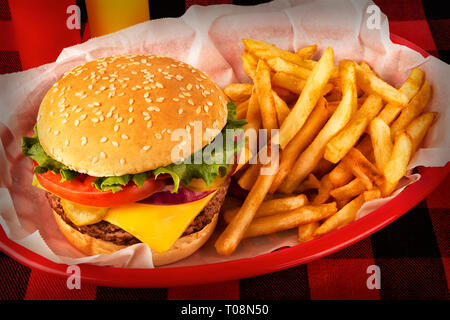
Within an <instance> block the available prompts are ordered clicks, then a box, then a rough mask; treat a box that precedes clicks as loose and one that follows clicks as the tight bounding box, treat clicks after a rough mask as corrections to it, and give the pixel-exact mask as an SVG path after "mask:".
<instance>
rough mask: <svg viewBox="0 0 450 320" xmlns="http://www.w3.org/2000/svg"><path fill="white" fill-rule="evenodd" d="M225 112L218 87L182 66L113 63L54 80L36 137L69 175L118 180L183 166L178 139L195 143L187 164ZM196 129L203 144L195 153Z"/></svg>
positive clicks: (149, 59) (135, 58) (104, 61)
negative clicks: (179, 161) (150, 171)
mask: <svg viewBox="0 0 450 320" xmlns="http://www.w3.org/2000/svg"><path fill="white" fill-rule="evenodd" d="M226 104H227V99H226V96H225V95H224V93H223V91H222V90H221V89H220V88H219V86H218V85H217V84H216V83H215V82H214V81H212V80H211V79H210V78H209V77H208V76H207V75H206V74H205V73H203V72H202V71H200V70H198V69H196V68H194V67H192V66H190V65H188V64H186V63H183V62H180V61H177V60H174V59H172V58H168V57H160V56H152V55H142V54H137V55H116V56H111V57H106V58H100V59H96V60H93V61H90V62H88V63H86V64H84V65H81V66H78V67H75V68H73V69H72V70H70V71H69V72H67V73H66V74H65V75H64V76H63V77H62V78H61V79H59V80H58V81H57V82H56V83H55V84H54V85H53V87H52V88H50V90H49V91H48V92H47V94H46V96H45V97H44V99H43V101H42V103H41V106H40V109H39V114H38V120H37V130H38V133H39V139H40V142H41V145H42V147H43V148H44V150H45V152H46V153H47V154H48V155H49V156H51V157H52V158H54V159H56V160H57V161H59V162H61V163H63V164H64V165H66V166H68V167H70V168H71V169H72V170H75V171H78V172H81V173H87V174H89V175H92V176H97V177H101V176H120V175H124V174H133V173H140V172H145V171H149V170H153V169H156V168H158V167H161V166H165V165H168V164H170V163H173V162H175V161H178V160H181V159H182V158H183V152H181V151H180V150H182V147H181V146H180V142H181V140H182V138H181V137H180V134H179V133H180V132H181V133H183V134H184V135H185V136H186V135H187V136H192V138H191V139H190V141H187V144H185V145H184V150H186V146H188V145H190V149H189V148H188V149H187V150H189V151H188V152H185V153H184V156H186V155H187V154H189V155H190V154H191V153H193V152H195V151H198V150H199V149H201V148H203V147H204V146H206V145H208V144H209V143H211V141H212V140H213V139H214V135H212V134H211V132H212V131H210V129H214V130H215V132H216V133H217V132H218V131H220V130H221V129H222V128H223V127H224V126H225V124H226V121H227V107H226ZM195 121H200V122H197V123H196V124H199V123H201V137H203V141H202V144H201V145H200V144H199V143H198V142H197V144H196V145H195V146H194V138H193V137H194V134H193V132H194V122H195ZM196 128H199V126H197V127H196ZM177 129H178V130H177ZM180 129H181V130H183V131H180ZM176 130H177V131H176ZM196 130H198V129H196ZM172 134H173V136H174V138H173V139H172ZM196 134H197V133H196ZM174 148H175V149H174ZM176 148H178V149H176Z"/></svg>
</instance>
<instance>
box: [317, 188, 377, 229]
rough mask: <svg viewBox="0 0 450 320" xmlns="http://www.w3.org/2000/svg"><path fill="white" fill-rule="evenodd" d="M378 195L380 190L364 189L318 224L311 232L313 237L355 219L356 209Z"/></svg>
mask: <svg viewBox="0 0 450 320" xmlns="http://www.w3.org/2000/svg"><path fill="white" fill-rule="evenodd" d="M377 197H380V191H379V190H378V189H375V190H374V191H372V190H370V191H366V192H364V193H362V194H360V195H359V196H358V197H356V198H355V199H353V200H352V201H350V202H349V203H347V204H346V205H345V206H344V207H343V208H342V209H340V210H339V211H338V212H337V213H336V214H334V215H332V216H331V217H329V218H328V219H327V220H325V221H324V223H322V224H321V225H320V227H319V228H317V229H316V231H315V232H314V233H313V236H314V237H319V236H322V235H324V234H326V233H329V232H330V231H333V230H336V229H337V228H339V227H343V226H345V225H347V224H349V223H350V222H353V221H354V220H355V217H356V214H357V212H358V210H359V209H360V208H361V207H362V205H363V204H364V203H365V202H366V201H369V200H373V199H376V198H377Z"/></svg>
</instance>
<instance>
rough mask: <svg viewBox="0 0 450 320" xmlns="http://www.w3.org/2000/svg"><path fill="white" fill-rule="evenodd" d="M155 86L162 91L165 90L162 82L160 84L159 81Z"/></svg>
mask: <svg viewBox="0 0 450 320" xmlns="http://www.w3.org/2000/svg"><path fill="white" fill-rule="evenodd" d="M155 85H156V86H157V87H158V88H161V89H162V88H164V86H163V85H162V83H161V82H158V81H157V82H156V83H155Z"/></svg>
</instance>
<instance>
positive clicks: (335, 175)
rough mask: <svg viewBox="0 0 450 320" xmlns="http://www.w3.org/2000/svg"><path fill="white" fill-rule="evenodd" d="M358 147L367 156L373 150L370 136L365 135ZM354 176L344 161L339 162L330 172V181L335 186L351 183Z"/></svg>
mask: <svg viewBox="0 0 450 320" xmlns="http://www.w3.org/2000/svg"><path fill="white" fill-rule="evenodd" d="M356 149H358V150H359V151H361V153H362V154H363V155H364V156H366V157H367V156H368V155H369V154H370V152H371V151H372V144H371V141H370V138H369V137H368V136H364V137H363V138H362V139H361V141H360V142H359V143H358V144H357V145H356ZM344 158H345V157H344ZM353 178H354V175H353V173H352V172H351V171H350V170H348V169H347V167H346V166H345V164H344V162H343V161H341V162H339V163H338V165H337V166H336V167H334V169H333V170H331V172H330V181H331V183H332V184H333V186H334V187H335V188H337V187H341V186H343V185H345V184H346V183H349V182H350V181H351V180H352V179H353Z"/></svg>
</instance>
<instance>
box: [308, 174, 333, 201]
mask: <svg viewBox="0 0 450 320" xmlns="http://www.w3.org/2000/svg"><path fill="white" fill-rule="evenodd" d="M332 189H333V185H332V184H331V181H330V177H329V176H328V175H327V174H326V175H324V176H323V177H322V179H320V187H319V190H318V193H317V195H316V196H315V197H314V199H313V201H312V204H315V205H318V204H322V203H325V202H327V200H328V198H329V197H330V191H331V190H332Z"/></svg>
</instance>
